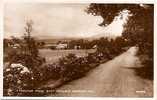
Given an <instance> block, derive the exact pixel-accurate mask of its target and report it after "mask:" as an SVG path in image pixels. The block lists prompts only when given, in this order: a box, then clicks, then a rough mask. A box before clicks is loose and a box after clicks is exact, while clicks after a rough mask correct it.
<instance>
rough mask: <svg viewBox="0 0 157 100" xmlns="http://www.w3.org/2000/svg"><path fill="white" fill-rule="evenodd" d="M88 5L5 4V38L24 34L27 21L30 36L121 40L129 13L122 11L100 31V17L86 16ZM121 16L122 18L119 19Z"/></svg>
mask: <svg viewBox="0 0 157 100" xmlns="http://www.w3.org/2000/svg"><path fill="white" fill-rule="evenodd" d="M88 6H89V4H50V3H49V4H48V3H6V4H5V6H4V32H5V34H4V37H10V36H17V37H20V36H22V35H23V34H24V32H25V31H24V27H25V23H26V21H27V20H30V19H31V20H33V31H32V33H31V35H32V36H37V37H41V38H42V37H43V38H44V37H50V36H54V37H55V36H56V37H79V38H80V37H81V38H87V37H94V36H98V37H99V36H111V35H114V36H120V35H121V33H122V31H123V24H124V23H126V20H127V18H128V12H127V11H123V12H121V14H119V16H117V17H116V18H115V20H114V21H113V22H112V23H111V24H110V25H109V26H107V27H105V28H104V27H101V26H99V25H98V24H100V23H101V22H102V21H103V19H102V17H101V16H93V15H91V14H87V13H86V12H85V11H84V10H85V9H86V8H87V7H88ZM120 16H123V18H122V19H120Z"/></svg>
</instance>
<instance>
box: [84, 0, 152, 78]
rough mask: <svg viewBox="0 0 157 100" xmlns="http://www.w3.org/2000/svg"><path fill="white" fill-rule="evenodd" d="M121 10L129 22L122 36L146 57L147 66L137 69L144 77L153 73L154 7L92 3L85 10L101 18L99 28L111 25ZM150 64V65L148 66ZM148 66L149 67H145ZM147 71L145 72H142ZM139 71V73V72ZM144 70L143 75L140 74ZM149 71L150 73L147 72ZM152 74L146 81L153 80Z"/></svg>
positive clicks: (147, 5)
mask: <svg viewBox="0 0 157 100" xmlns="http://www.w3.org/2000/svg"><path fill="white" fill-rule="evenodd" d="M123 10H128V11H129V14H130V15H131V16H129V20H128V21H127V23H126V24H125V25H124V31H123V34H122V36H123V37H124V38H125V39H127V40H128V42H129V45H130V46H133V45H138V46H139V55H147V57H148V59H149V60H148V61H146V62H147V64H146V63H144V62H145V61H144V60H142V62H143V64H144V65H145V66H144V67H143V68H141V69H138V71H137V74H138V75H140V76H141V77H144V78H145V77H146V76H145V75H149V73H150V72H151V73H152V72H153V65H152V63H153V22H154V18H153V16H154V6H153V5H151V4H144V5H141V4H107V5H106V4H95V3H92V4H90V6H89V7H88V8H87V9H86V12H87V13H89V14H92V15H94V16H102V17H103V19H104V21H103V22H102V23H100V24H99V25H100V26H107V25H109V24H111V23H112V21H113V20H114V18H115V17H116V16H117V15H118V14H119V13H120V12H121V11H123ZM149 63H151V65H149ZM147 65H149V67H146V66H147ZM144 69H147V70H144ZM139 70H141V71H139ZM142 70H144V71H145V72H144V73H147V74H145V75H143V74H140V73H141V72H142ZM149 70H151V71H149ZM152 77H153V74H151V75H149V77H148V76H147V78H148V79H153V78H152Z"/></svg>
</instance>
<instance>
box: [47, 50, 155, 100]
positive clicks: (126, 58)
mask: <svg viewBox="0 0 157 100" xmlns="http://www.w3.org/2000/svg"><path fill="white" fill-rule="evenodd" d="M137 51H138V48H137V47H131V48H130V49H129V50H128V51H126V52H124V53H123V54H121V55H120V56H118V57H115V58H114V59H113V60H111V61H108V62H107V63H104V64H101V65H99V66H98V67H96V68H95V69H93V70H92V71H90V72H89V73H88V74H87V75H86V76H85V77H83V78H80V79H77V80H74V81H72V82H69V83H67V84H65V85H63V86H61V87H60V88H58V89H57V93H56V95H55V96H73V97H74V96H83V97H85V96H92V97H93V96H100V97H106V96H109V97H110V96H114V97H119V96H122V97H146V96H149V97H150V96H152V95H153V92H152V91H153V82H152V81H149V80H144V79H142V78H140V77H138V76H136V75H135V72H134V68H135V67H141V66H140V61H139V59H138V58H137V57H136V53H137ZM49 96H52V94H49Z"/></svg>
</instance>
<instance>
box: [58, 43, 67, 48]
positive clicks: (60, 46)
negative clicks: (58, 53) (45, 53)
mask: <svg viewBox="0 0 157 100" xmlns="http://www.w3.org/2000/svg"><path fill="white" fill-rule="evenodd" d="M66 48H68V44H66V43H59V44H58V45H57V46H56V49H66Z"/></svg>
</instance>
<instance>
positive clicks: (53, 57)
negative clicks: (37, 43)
mask: <svg viewBox="0 0 157 100" xmlns="http://www.w3.org/2000/svg"><path fill="white" fill-rule="evenodd" d="M93 52H95V49H89V50H75V49H73V50H51V49H39V54H40V55H41V56H42V57H45V58H46V62H47V63H54V62H56V61H57V60H58V59H59V58H61V57H64V56H66V55H68V54H70V53H72V54H76V56H78V57H83V56H87V54H88V53H93Z"/></svg>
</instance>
